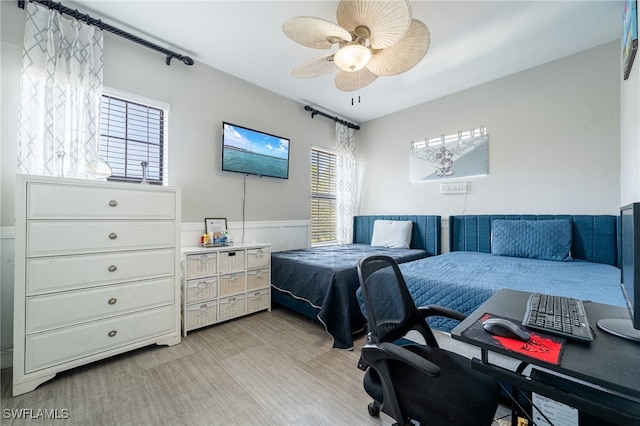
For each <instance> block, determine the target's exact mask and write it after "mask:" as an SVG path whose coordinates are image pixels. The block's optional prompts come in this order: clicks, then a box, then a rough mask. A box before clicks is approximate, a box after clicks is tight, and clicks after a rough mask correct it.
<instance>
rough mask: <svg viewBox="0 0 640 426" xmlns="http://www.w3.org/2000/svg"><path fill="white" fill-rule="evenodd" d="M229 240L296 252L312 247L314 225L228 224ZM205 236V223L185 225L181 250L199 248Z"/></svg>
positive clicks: (283, 222)
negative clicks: (295, 250)
mask: <svg viewBox="0 0 640 426" xmlns="http://www.w3.org/2000/svg"><path fill="white" fill-rule="evenodd" d="M227 228H228V231H229V237H230V238H231V240H233V241H234V242H238V243H241V242H245V243H269V244H271V251H283V250H293V249H299V248H307V247H310V246H311V222H310V221H308V220H278V221H254V222H244V223H242V222H227ZM203 233H204V220H203V221H202V222H189V223H183V224H182V246H183V247H190V246H196V245H198V244H199V243H200V236H201V235H202V234H203Z"/></svg>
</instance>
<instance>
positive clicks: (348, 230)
mask: <svg viewBox="0 0 640 426" xmlns="http://www.w3.org/2000/svg"><path fill="white" fill-rule="evenodd" d="M357 189H358V188H357V178H356V145H355V135H354V133H353V129H352V128H349V127H347V126H345V125H343V124H340V123H338V122H336V210H337V229H336V230H337V240H338V241H337V242H338V244H351V243H352V242H353V216H354V215H355V214H356V213H357V210H358V205H357V203H358V198H357Z"/></svg>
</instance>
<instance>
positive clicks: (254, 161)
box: [222, 123, 289, 179]
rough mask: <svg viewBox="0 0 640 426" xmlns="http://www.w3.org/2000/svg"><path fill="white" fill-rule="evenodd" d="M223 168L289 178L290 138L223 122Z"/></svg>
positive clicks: (231, 170)
mask: <svg viewBox="0 0 640 426" xmlns="http://www.w3.org/2000/svg"><path fill="white" fill-rule="evenodd" d="M222 142H223V143H222V170H226V171H230V172H238V173H245V174H251V175H260V176H269V177H276V178H281V179H288V178H289V139H286V138H282V137H279V136H275V135H271V134H268V133H264V132H259V131H256V130H251V129H248V128H246V127H242V126H238V125H235V124H229V123H222Z"/></svg>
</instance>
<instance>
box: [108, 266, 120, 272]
mask: <svg viewBox="0 0 640 426" xmlns="http://www.w3.org/2000/svg"><path fill="white" fill-rule="evenodd" d="M117 269H118V267H117V266H116V265H111V266H109V272H115V271H116V270H117Z"/></svg>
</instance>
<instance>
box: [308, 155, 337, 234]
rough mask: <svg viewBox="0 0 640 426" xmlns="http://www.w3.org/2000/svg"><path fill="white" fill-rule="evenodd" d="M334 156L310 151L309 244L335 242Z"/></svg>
mask: <svg viewBox="0 0 640 426" xmlns="http://www.w3.org/2000/svg"><path fill="white" fill-rule="evenodd" d="M336 219H337V217H336V156H335V154H333V153H331V152H328V151H323V150H320V149H316V148H312V149H311V244H312V245H320V244H330V243H334V242H336V239H337V234H336Z"/></svg>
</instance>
